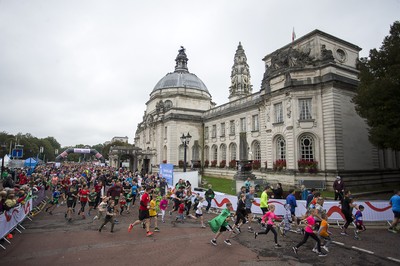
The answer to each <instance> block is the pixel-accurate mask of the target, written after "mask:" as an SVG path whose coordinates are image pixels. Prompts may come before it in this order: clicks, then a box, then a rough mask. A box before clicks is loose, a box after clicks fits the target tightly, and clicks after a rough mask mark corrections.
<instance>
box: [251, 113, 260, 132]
mask: <svg viewBox="0 0 400 266" xmlns="http://www.w3.org/2000/svg"><path fill="white" fill-rule="evenodd" d="M251 124H252V129H251V130H252V131H258V130H259V124H258V115H253V116H252V117H251Z"/></svg>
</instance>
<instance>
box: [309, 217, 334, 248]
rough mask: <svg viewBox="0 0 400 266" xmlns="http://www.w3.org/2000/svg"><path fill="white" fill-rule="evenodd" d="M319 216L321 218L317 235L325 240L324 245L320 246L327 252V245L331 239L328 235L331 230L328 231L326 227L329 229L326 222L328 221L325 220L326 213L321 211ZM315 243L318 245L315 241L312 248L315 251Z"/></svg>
mask: <svg viewBox="0 0 400 266" xmlns="http://www.w3.org/2000/svg"><path fill="white" fill-rule="evenodd" d="M321 218H322V220H321V223H320V226H319V230H318V235H319V236H320V237H321V238H322V239H323V240H324V241H325V243H324V245H323V246H321V247H322V248H323V249H324V250H325V251H326V252H329V249H328V247H329V245H330V244H331V242H332V239H331V237H330V235H331V232H329V231H328V229H329V224H328V221H327V215H326V213H323V214H322V216H321ZM317 245H318V244H317V243H315V246H314V248H313V251H314V252H315V253H317V252H318V249H317V248H318V246H317Z"/></svg>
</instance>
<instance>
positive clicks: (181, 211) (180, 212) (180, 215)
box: [172, 202, 185, 226]
mask: <svg viewBox="0 0 400 266" xmlns="http://www.w3.org/2000/svg"><path fill="white" fill-rule="evenodd" d="M184 212H185V203H184V202H181V203H180V204H179V206H178V215H177V216H176V218H175V221H172V224H173V225H174V226H175V224H176V223H177V222H181V223H184V222H185V221H184V219H185V217H184Z"/></svg>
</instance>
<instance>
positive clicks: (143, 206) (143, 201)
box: [139, 192, 150, 211]
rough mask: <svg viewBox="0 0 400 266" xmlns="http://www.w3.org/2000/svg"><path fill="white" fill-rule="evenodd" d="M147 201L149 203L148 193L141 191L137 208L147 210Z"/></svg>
mask: <svg viewBox="0 0 400 266" xmlns="http://www.w3.org/2000/svg"><path fill="white" fill-rule="evenodd" d="M149 203H150V197H149V194H147V193H146V192H145V193H143V195H142V198H141V199H140V206H139V210H142V211H145V210H148V208H147V205H149Z"/></svg>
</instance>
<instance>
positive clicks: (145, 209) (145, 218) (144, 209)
mask: <svg viewBox="0 0 400 266" xmlns="http://www.w3.org/2000/svg"><path fill="white" fill-rule="evenodd" d="M149 193H151V188H150V187H146V190H145V192H144V193H143V195H142V197H141V199H140V206H139V219H138V220H136V221H135V222H133V223H131V224H130V225H129V227H128V232H131V231H132V229H133V227H134V226H135V225H137V224H140V223H142V222H144V223H145V227H146V236H152V235H153V232H151V231H150V223H149V222H150V220H149V218H150V215H149V207H150V196H149Z"/></svg>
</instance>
